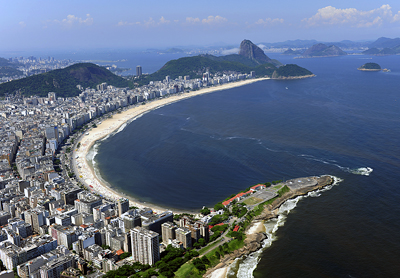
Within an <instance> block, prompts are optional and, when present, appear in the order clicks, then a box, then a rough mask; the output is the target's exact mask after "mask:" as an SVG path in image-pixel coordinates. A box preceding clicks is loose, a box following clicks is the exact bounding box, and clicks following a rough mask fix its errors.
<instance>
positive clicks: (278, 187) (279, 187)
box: [274, 185, 282, 189]
mask: <svg viewBox="0 0 400 278" xmlns="http://www.w3.org/2000/svg"><path fill="white" fill-rule="evenodd" d="M281 187H282V185H277V186H274V188H275V189H281Z"/></svg>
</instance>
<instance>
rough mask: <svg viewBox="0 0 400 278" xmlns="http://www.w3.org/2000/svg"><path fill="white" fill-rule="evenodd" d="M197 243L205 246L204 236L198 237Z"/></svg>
mask: <svg viewBox="0 0 400 278" xmlns="http://www.w3.org/2000/svg"><path fill="white" fill-rule="evenodd" d="M197 243H198V244H200V246H206V240H205V239H204V238H200V239H199V240H198V241H197Z"/></svg>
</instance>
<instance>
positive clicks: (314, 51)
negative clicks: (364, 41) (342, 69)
mask: <svg viewBox="0 0 400 278" xmlns="http://www.w3.org/2000/svg"><path fill="white" fill-rule="evenodd" d="M342 55H347V53H346V52H344V51H343V50H341V49H340V48H339V47H337V46H335V45H331V46H327V45H326V44H323V43H318V44H315V45H313V46H311V47H310V48H309V49H307V50H306V51H305V52H304V53H303V57H327V56H342Z"/></svg>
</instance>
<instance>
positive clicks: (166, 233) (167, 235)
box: [161, 222, 177, 244]
mask: <svg viewBox="0 0 400 278" xmlns="http://www.w3.org/2000/svg"><path fill="white" fill-rule="evenodd" d="M176 228H177V226H176V225H175V224H174V223H173V222H165V223H163V224H162V225H161V231H162V233H161V236H162V241H163V242H164V243H165V244H168V240H170V239H175V230H176Z"/></svg>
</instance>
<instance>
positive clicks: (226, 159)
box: [95, 55, 400, 277]
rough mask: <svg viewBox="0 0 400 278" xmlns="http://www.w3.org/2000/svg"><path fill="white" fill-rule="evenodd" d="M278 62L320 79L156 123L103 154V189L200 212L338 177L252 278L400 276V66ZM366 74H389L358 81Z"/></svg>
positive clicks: (189, 105)
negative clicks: (254, 189)
mask: <svg viewBox="0 0 400 278" xmlns="http://www.w3.org/2000/svg"><path fill="white" fill-rule="evenodd" d="M273 58H277V59H279V60H280V61H282V62H283V63H297V64H299V65H301V66H303V67H305V68H307V69H309V70H311V71H312V72H313V73H314V74H316V75H317V76H316V77H314V78H309V79H304V80H288V81H275V80H267V81H261V82H257V83H253V84H251V85H247V86H243V87H237V88H233V89H230V90H225V91H220V92H216V93H212V94H207V95H202V96H198V97H195V98H191V99H187V100H184V101H180V102H178V103H175V104H172V105H168V106H165V107H162V108H160V109H157V110H154V111H151V112H149V113H147V114H145V115H143V116H142V117H141V118H139V119H138V120H135V121H133V122H132V123H130V124H129V125H128V126H127V127H126V128H125V129H124V130H123V131H121V132H119V133H117V134H115V135H114V136H112V137H110V138H108V139H106V140H104V141H102V142H101V144H99V146H98V149H97V150H98V154H97V156H96V157H95V161H96V165H97V167H98V168H99V170H100V172H101V175H102V177H103V178H104V179H105V180H107V181H108V182H109V183H110V184H111V185H112V186H113V187H115V188H116V189H117V190H120V191H123V192H125V193H127V194H130V195H132V196H135V197H137V198H139V199H140V200H141V201H144V202H149V203H155V204H158V205H161V206H164V207H170V208H177V209H185V210H197V209H200V208H201V207H202V206H203V205H206V206H213V205H214V204H215V203H217V202H218V201H221V200H223V199H225V198H226V197H227V196H229V195H231V194H232V193H236V192H238V191H240V190H243V189H245V188H246V187H248V186H250V185H254V184H256V183H259V182H267V181H272V180H277V179H290V178H296V177H302V176H311V175H323V174H329V175H334V176H337V177H339V178H340V179H342V181H341V182H340V183H339V184H338V185H336V186H334V187H333V188H332V189H331V190H329V191H325V192H322V193H321V196H319V197H318V198H306V199H302V200H300V201H299V202H298V203H297V206H296V208H295V209H293V210H292V211H291V212H290V214H289V215H288V216H287V219H286V220H285V225H283V226H282V227H280V228H279V229H278V231H277V232H276V233H275V236H276V238H277V240H276V241H275V242H274V243H273V244H272V246H271V247H269V248H267V249H265V250H264V251H263V253H262V255H261V256H260V257H259V260H260V261H259V262H258V265H257V269H256V270H255V271H254V277H267V276H268V277H377V276H379V277H396V276H398V275H399V273H400V264H399V263H398V260H399V258H400V251H399V250H400V233H399V231H400V221H399V220H400V207H399V203H400V186H399V178H400V174H399V169H400V159H399V153H400V147H399V138H400V90H399V85H400V63H399V62H400V57H399V56H386V57H373V58H372V59H370V57H369V56H363V55H354V56H353V55H351V56H350V55H349V56H345V57H334V58H318V59H296V60H293V59H292V58H291V57H284V56H279V57H273ZM366 62H377V63H379V64H380V65H381V66H382V67H385V68H389V69H391V72H388V73H384V72H361V71H357V70H356V69H357V67H359V66H361V65H362V64H364V63H366ZM367 167H368V168H367ZM369 168H371V169H373V171H372V172H369V171H367V169H369ZM366 174H369V175H366Z"/></svg>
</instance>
